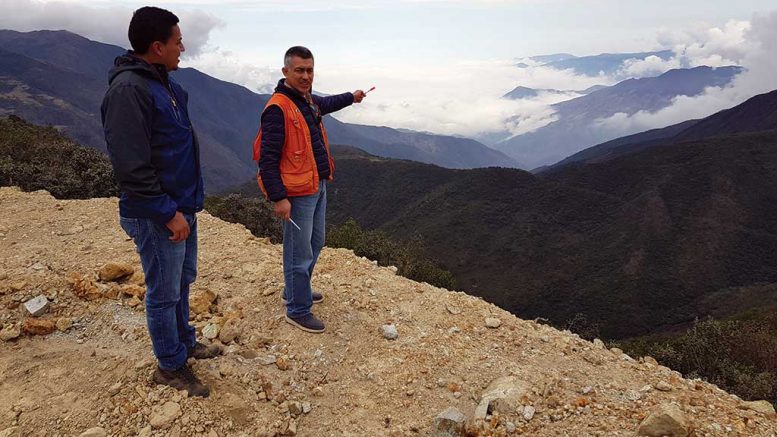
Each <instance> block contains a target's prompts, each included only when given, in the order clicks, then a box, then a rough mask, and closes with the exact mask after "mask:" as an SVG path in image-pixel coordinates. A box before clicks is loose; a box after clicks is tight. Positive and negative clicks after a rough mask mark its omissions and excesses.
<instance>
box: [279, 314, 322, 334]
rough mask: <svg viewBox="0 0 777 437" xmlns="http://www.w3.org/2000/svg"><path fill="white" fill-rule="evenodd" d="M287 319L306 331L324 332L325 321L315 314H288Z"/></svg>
mask: <svg viewBox="0 0 777 437" xmlns="http://www.w3.org/2000/svg"><path fill="white" fill-rule="evenodd" d="M286 321H287V322H289V323H291V324H292V325H294V326H296V327H297V328H299V329H301V330H303V331H306V332H312V333H314V334H320V333H322V332H324V323H323V322H322V321H321V320H318V319H317V318H316V316H314V315H313V314H307V315H305V316H302V317H289V316H286Z"/></svg>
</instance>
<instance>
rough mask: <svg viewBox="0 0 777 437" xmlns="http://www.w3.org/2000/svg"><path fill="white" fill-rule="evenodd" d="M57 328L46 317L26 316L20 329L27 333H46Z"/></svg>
mask: <svg viewBox="0 0 777 437" xmlns="http://www.w3.org/2000/svg"><path fill="white" fill-rule="evenodd" d="M56 330H57V325H56V324H55V323H54V322H52V321H51V320H48V319H36V318H26V319H24V322H23V323H22V331H23V332H24V333H26V334H29V335H48V334H51V333H52V332H54V331H56Z"/></svg>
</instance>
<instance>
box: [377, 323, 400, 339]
mask: <svg viewBox="0 0 777 437" xmlns="http://www.w3.org/2000/svg"><path fill="white" fill-rule="evenodd" d="M381 331H382V332H383V338H385V339H387V340H396V339H397V338H398V337H399V332H397V327H396V326H394V325H383V326H382V327H381Z"/></svg>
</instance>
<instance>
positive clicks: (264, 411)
mask: <svg viewBox="0 0 777 437" xmlns="http://www.w3.org/2000/svg"><path fill="white" fill-rule="evenodd" d="M117 208H118V207H117V200H116V199H92V200H85V201H83V200H81V201H58V200H56V199H54V198H52V197H51V196H49V195H48V194H47V193H45V192H35V193H22V192H20V191H19V190H18V189H15V188H0V338H2V340H0V436H3V437H7V436H16V435H18V436H22V435H23V436H27V435H52V436H56V435H59V436H71V435H76V436H77V435H81V434H82V433H84V432H85V431H87V430H90V431H89V432H88V433H86V434H85V435H93V436H98V435H114V436H135V435H144V436H149V435H160V436H161V435H165V436H167V435H171V436H176V435H177V436H190V435H197V436H199V435H203V436H230V435H236V436H241V435H243V436H254V435H260V436H261V435H267V436H272V435H295V434H296V435H300V436H405V435H407V436H415V435H418V436H426V435H430V434H433V435H459V434H454V433H449V434H443V433H442V431H441V428H442V427H444V426H445V425H446V423H447V424H449V425H450V423H453V425H451V427H452V428H456V426H458V427H459V430H461V429H464V432H465V433H469V434H471V435H494V436H500V435H518V434H523V435H532V436H535V435H536V436H589V435H591V436H594V435H600V436H618V435H620V436H627V435H628V436H631V435H635V434H637V433H638V432H639V433H640V434H643V435H660V434H656V433H660V432H664V433H667V435H678V436H679V435H696V436H706V435H710V436H718V435H720V436H723V435H725V436H732V435H738V436H773V435H775V429H777V421H775V418H774V415H773V413H772V411H773V410H770V409H769V408H768V403H767V404H766V405H764V404H754V403H746V402H743V401H742V400H740V399H738V398H737V397H736V396H733V395H729V394H727V393H725V392H723V391H722V390H720V389H718V388H717V387H715V386H712V385H710V384H707V383H705V382H702V381H698V380H686V379H683V378H682V377H681V376H680V375H679V374H677V373H676V372H673V371H671V370H669V369H667V368H665V367H662V366H659V365H657V364H656V363H655V362H654V361H653V360H651V359H646V360H640V361H635V360H633V359H631V358H630V357H628V356H625V355H624V354H623V353H622V352H620V351H617V350H613V351H610V350H606V349H605V348H604V347H603V345H601V344H600V343H597V344H594V343H590V342H587V341H584V340H581V339H579V338H578V337H577V336H575V335H573V334H570V333H568V332H560V331H557V330H555V329H552V328H550V327H547V326H543V325H540V324H537V323H534V322H530V321H524V320H520V319H518V318H516V317H514V316H512V315H510V314H508V313H506V312H505V311H502V310H500V309H499V308H497V307H495V306H493V305H490V304H488V303H486V302H484V301H482V300H480V299H477V298H474V297H470V296H467V295H465V294H463V293H456V292H449V291H446V290H441V289H437V288H434V287H432V286H429V285H427V284H419V283H416V282H413V281H410V280H408V279H405V278H402V277H398V276H396V275H395V273H394V269H391V268H381V267H377V266H375V265H374V264H373V263H372V262H370V261H368V260H366V259H361V258H358V257H355V256H354V255H353V253H352V252H350V251H347V250H333V249H325V250H324V252H323V254H322V257H321V260H320V262H319V265H318V267H317V275H316V276H315V278H314V281H313V282H314V287H315V288H316V289H317V290H320V291H322V292H323V293H324V294H325V296H326V298H325V300H324V302H323V303H321V304H318V305H316V306H315V308H314V310H315V312H316V314H318V315H320V316H321V318H322V319H323V320H324V321H325V322H326V323H327V332H326V333H324V334H322V335H313V334H306V333H303V332H301V331H299V330H297V329H295V328H293V327H291V326H290V325H288V324H286V323H285V322H284V321H283V313H284V309H283V306H282V305H281V302H280V294H279V293H280V290H281V286H282V282H283V281H282V279H283V278H282V271H281V247H280V246H278V245H272V244H270V243H269V242H268V241H266V240H263V239H260V238H256V237H254V236H252V235H251V234H250V233H249V232H248V231H247V230H246V229H245V228H244V227H243V226H241V225H235V224H229V223H226V222H223V221H221V220H218V219H216V218H213V217H211V216H210V215H208V214H206V213H203V214H201V215H200V216H199V218H200V221H199V226H200V228H199V232H200V258H199V259H200V265H199V277H198V280H197V282H196V283H195V285H194V288H193V296H192V305H193V309H196V310H197V311H198V312H199V313H198V314H196V315H194V311H193V316H194V317H195V318H194V320H193V323H194V324H195V325H196V326H197V328H198V331H200V332H202V331H203V330H204V333H203V338H204V337H206V336H207V337H212V340H205V341H212V342H219V343H223V344H224V347H225V351H226V353H225V355H224V356H222V357H219V358H217V359H214V360H210V361H198V362H195V363H194V364H193V367H194V369H195V371H196V372H197V373H198V374H199V375H201V376H202V377H203V379H204V381H205V382H206V383H207V384H209V385H210V387H211V391H212V394H211V397H210V398H207V399H199V398H187V397H186V393H184V392H177V391H176V390H174V389H171V388H164V387H158V386H155V385H152V384H150V383H149V377H150V374H151V372H152V370H153V366H154V360H153V356H152V354H151V346H150V342H149V338H148V335H147V333H146V328H145V316H144V312H143V304H142V301H141V299H140V298H141V297H142V294H143V292H144V289H143V287H141V286H140V284H142V283H143V282H142V281H143V280H142V272H141V269H140V265H139V260H138V257H137V254H136V253H135V252H134V246H133V244H132V242H131V241H128V239H127V238H126V236H125V235H124V233H123V231H122V230H121V229H120V227H119V225H118V214H117ZM108 263H117V264H118V266H117V268H116V269H115V270H117V272H114V273H116V274H121V273H122V272H121V268H120V267H121V264H128V265H129V266H131V267H132V268H133V269H134V274H132V275H131V276H129V277H125V278H122V279H119V282H114V281H111V280H110V279H109V278H107V277H105V276H104V275H103V278H102V279H100V277H99V276H98V274H97V272H98V271H99V270H100V269H101V268H102V267H103V266H104V265H105V264H108ZM103 273H104V274H105V273H107V272H103ZM38 296H43V297H45V298H46V299H47V300H48V301H49V302H50V303H49V305H48V307H47V308H44V309H43V310H41V311H42V314H40V315H39V316H37V317H33V316H31V315H30V314H29V310H28V309H27V308H26V306H28V305H25V304H26V303H27V302H28V301H29V300H31V299H33V298H36V297H38ZM214 298H215V300H214ZM30 306H31V304H30ZM612 310H613V311H617V310H618V309H617V308H613V309H612ZM487 319H488V320H487ZM492 319H495V320H492ZM389 324H393V325H394V326H395V327H396V330H397V332H398V337H397V338H396V339H393V340H392V339H387V338H386V337H384V332H383V330H382V327H383V325H389ZM41 334H44V335H41ZM504 377H512V378H504ZM499 378H503V379H502V380H500V381H497V383H498V384H500V390H496V391H494V390H486V389H487V388H488V387H489V385H491V384H492V382H494V381H495V380H497V379H499ZM492 388H493V386H492ZM486 391H488V392H491V395H487V396H486V399H485V401H484V403H482V404H481V400H482V399H483V398H484V394H486V393H485V392H486ZM489 400H490V401H491V402H489ZM479 404H481V408H480V409H478V408H477V407H478V405H479ZM448 407H456V408H458V409H459V410H460V411H461V412H462V413H463V414H464V415H465V416H466V418H467V423H464V424H462V425H456V424H455V423H454V422H444V421H442V422H441V421H439V420H438V421H437V424H438V425H437V426H436V425H435V417H436V416H437V415H438V414H439V413H441V412H442V411H444V410H446V409H447V408H448ZM657 409H661V410H662V411H664V412H665V413H664V416H660V415H659V414H653V413H655V412H656V411H657ZM484 415H487V419H486V421H479V420H477V419H478V417H483V416H484ZM675 416H679V417H675ZM662 418H663V420H664V421H663V422H662V421H661V420H662ZM662 424H663V425H666V426H669V427H673V428H664V429H665V431H661V429H662V428H661V426H663V425H662ZM650 426H653V428H650ZM656 430H658V431H656ZM666 430H670V431H666ZM458 432H459V431H455V433H458ZM651 432H652V433H653V434H651Z"/></svg>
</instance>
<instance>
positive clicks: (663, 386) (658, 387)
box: [656, 381, 672, 391]
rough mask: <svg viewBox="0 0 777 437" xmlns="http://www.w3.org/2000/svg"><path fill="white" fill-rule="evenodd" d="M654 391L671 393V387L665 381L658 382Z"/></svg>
mask: <svg viewBox="0 0 777 437" xmlns="http://www.w3.org/2000/svg"><path fill="white" fill-rule="evenodd" d="M656 390H658V391H672V385H671V384H669V383H668V382H665V381H659V382H658V384H656Z"/></svg>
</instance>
